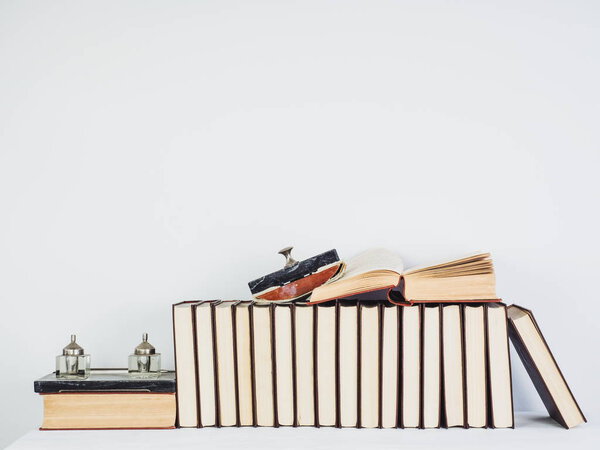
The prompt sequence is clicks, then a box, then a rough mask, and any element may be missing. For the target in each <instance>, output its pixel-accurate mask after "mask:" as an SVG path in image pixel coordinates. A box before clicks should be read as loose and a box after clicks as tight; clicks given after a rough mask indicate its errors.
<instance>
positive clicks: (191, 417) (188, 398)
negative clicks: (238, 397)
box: [173, 301, 212, 427]
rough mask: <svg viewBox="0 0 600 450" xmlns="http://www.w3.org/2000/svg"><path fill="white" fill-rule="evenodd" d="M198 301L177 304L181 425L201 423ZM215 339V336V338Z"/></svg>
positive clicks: (175, 337)
mask: <svg viewBox="0 0 600 450" xmlns="http://www.w3.org/2000/svg"><path fill="white" fill-rule="evenodd" d="M196 303H197V302H193V301H190V302H181V303H177V304H175V305H173V340H174V343H175V365H176V367H177V392H178V393H179V395H177V423H178V425H179V426H180V427H197V426H198V423H199V422H198V406H197V405H198V402H197V400H196V397H197V395H198V391H197V381H196V348H195V345H194V342H195V335H194V332H195V330H194V315H193V309H192V306H193V305H194V304H196ZM210 342H212V337H211V341H210Z"/></svg>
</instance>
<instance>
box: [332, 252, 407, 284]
mask: <svg viewBox="0 0 600 450" xmlns="http://www.w3.org/2000/svg"><path fill="white" fill-rule="evenodd" d="M379 270H389V271H391V272H396V273H398V274H402V271H403V270H404V263H403V262H402V258H400V256H398V255H396V254H395V253H393V252H390V251H389V250H386V249H384V248H374V249H371V250H366V251H364V252H362V253H359V254H358V255H356V256H354V257H352V258H350V259H348V260H347V261H346V270H345V272H344V273H343V275H342V276H341V277H340V278H339V279H338V280H343V279H346V278H352V277H356V276H359V275H363V274H365V273H368V272H375V271H379Z"/></svg>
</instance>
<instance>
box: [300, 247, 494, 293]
mask: <svg viewBox="0 0 600 450" xmlns="http://www.w3.org/2000/svg"><path fill="white" fill-rule="evenodd" d="M373 291H384V296H387V298H388V300H390V301H391V302H392V303H397V304H405V303H415V302H420V303H429V302H436V303H438V302H467V301H470V302H497V301H499V299H498V298H497V296H496V279H495V275H494V265H493V263H492V259H491V257H490V254H489V253H478V254H475V255H469V256H466V257H463V258H459V259H454V260H449V261H443V262H439V263H436V264H432V265H427V266H419V267H413V268H409V269H406V270H405V269H404V264H403V262H402V259H401V258H400V257H399V256H398V255H396V254H394V253H392V252H390V251H388V250H385V249H373V250H368V251H366V252H363V253H361V254H359V255H357V256H355V257H354V258H351V259H349V260H347V261H346V268H345V270H344V272H343V274H342V275H341V276H339V277H337V279H336V280H335V281H333V282H330V283H327V284H324V285H322V286H319V287H317V288H315V289H314V290H313V292H312V294H311V296H310V298H309V301H310V303H320V302H326V301H329V300H333V299H337V298H342V297H351V296H358V295H360V294H365V293H368V292H373ZM382 298H383V297H382Z"/></svg>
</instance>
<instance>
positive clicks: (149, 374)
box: [128, 333, 160, 378]
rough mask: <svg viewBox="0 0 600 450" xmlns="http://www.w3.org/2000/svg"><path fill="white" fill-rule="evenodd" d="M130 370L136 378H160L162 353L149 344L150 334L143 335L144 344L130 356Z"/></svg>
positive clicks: (130, 373)
mask: <svg viewBox="0 0 600 450" xmlns="http://www.w3.org/2000/svg"><path fill="white" fill-rule="evenodd" d="M128 370H129V375H131V376H133V377H136V378H158V377H159V376H160V353H156V349H155V348H154V347H153V346H152V344H150V343H149V342H148V333H144V334H143V335H142V343H141V344H140V345H138V346H137V347H136V348H135V350H134V352H133V353H132V354H131V355H129V363H128Z"/></svg>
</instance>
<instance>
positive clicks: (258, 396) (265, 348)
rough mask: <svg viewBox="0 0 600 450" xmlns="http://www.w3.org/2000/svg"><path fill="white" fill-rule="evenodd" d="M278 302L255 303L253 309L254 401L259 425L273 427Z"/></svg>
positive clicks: (275, 410) (275, 408) (274, 423)
mask: <svg viewBox="0 0 600 450" xmlns="http://www.w3.org/2000/svg"><path fill="white" fill-rule="evenodd" d="M273 309H274V305H261V304H259V303H257V304H255V305H254V306H253V308H252V314H251V315H252V330H253V335H252V347H253V360H254V401H255V404H256V425H258V426H259V427H272V426H276V425H277V424H278V422H277V399H276V397H275V395H276V394H275V371H274V357H273V356H274V351H273V350H274V347H273V326H272V324H273V318H272V315H273Z"/></svg>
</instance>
